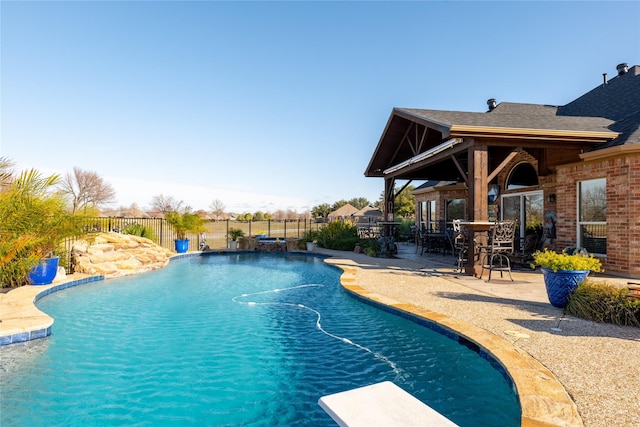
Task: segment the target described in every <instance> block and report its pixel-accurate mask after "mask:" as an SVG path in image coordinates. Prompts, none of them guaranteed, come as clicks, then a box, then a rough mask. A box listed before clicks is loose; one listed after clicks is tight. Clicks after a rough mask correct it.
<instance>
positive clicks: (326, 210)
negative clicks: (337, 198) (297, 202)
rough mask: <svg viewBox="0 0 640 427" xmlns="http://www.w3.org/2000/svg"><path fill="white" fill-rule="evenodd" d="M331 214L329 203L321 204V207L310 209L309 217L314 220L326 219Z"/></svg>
mask: <svg viewBox="0 0 640 427" xmlns="http://www.w3.org/2000/svg"><path fill="white" fill-rule="evenodd" d="M330 213H331V206H330V205H329V203H323V204H321V205H318V206H314V207H313V208H311V215H312V216H313V217H314V218H324V219H326V218H327V215H329V214H330Z"/></svg>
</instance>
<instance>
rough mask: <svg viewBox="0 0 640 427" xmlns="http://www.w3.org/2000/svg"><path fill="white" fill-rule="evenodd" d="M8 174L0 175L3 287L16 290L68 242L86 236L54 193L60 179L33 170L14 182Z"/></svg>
mask: <svg viewBox="0 0 640 427" xmlns="http://www.w3.org/2000/svg"><path fill="white" fill-rule="evenodd" d="M2 160H4V159H2ZM0 163H2V162H0ZM5 165H6V164H5ZM2 168H3V166H1V165H0V169H2ZM5 171H6V169H4V170H3V172H2V173H0V176H2V177H3V178H2V179H3V185H2V187H0V283H1V284H2V286H3V287H4V286H11V287H16V286H21V285H24V284H26V283H27V275H28V273H29V271H30V270H31V268H33V267H34V266H35V265H36V264H37V263H38V262H39V260H40V259H42V258H47V257H50V256H52V255H53V254H54V253H55V252H56V251H59V250H60V249H61V246H62V244H63V243H64V240H65V239H66V238H68V237H73V236H79V235H81V234H83V233H82V225H83V221H82V217H80V216H76V215H72V214H71V213H69V212H68V211H67V209H66V206H65V201H64V199H63V198H62V197H61V196H60V195H59V194H57V193H55V192H53V190H54V188H55V185H56V184H57V183H58V179H59V177H58V175H51V176H42V175H41V174H40V173H39V172H38V171H37V170H35V169H31V170H27V171H24V172H22V173H21V174H20V175H19V176H18V177H17V178H15V179H14V177H13V175H11V174H7V173H6V172H5Z"/></svg>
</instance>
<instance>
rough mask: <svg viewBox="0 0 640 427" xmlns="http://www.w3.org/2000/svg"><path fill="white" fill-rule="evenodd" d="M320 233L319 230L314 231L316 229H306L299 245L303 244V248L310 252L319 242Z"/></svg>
mask: <svg viewBox="0 0 640 427" xmlns="http://www.w3.org/2000/svg"><path fill="white" fill-rule="evenodd" d="M319 235H320V233H319V232H318V231H314V230H308V231H306V232H305V233H304V234H303V235H302V238H301V239H300V240H299V245H300V246H301V249H303V248H306V249H307V250H308V251H309V252H311V251H313V250H315V248H316V244H317V243H318V237H319Z"/></svg>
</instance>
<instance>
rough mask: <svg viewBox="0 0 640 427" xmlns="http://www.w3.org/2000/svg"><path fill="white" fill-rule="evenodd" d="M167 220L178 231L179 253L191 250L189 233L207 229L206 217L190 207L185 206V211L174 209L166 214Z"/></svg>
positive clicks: (177, 246)
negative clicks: (192, 210)
mask: <svg viewBox="0 0 640 427" xmlns="http://www.w3.org/2000/svg"><path fill="white" fill-rule="evenodd" d="M165 219H166V220H167V222H168V223H169V224H170V225H171V226H173V231H175V233H176V238H175V248H176V252H177V253H179V254H182V253H185V252H187V251H188V250H189V239H188V238H187V233H200V232H203V231H205V227H204V219H202V218H200V217H199V216H198V215H196V214H194V213H192V212H191V209H190V208H188V207H187V208H185V209H184V211H183V212H178V211H172V212H169V213H167V214H166V215H165Z"/></svg>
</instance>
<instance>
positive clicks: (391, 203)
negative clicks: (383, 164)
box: [383, 177, 396, 221]
mask: <svg viewBox="0 0 640 427" xmlns="http://www.w3.org/2000/svg"><path fill="white" fill-rule="evenodd" d="M395 185H396V179H395V178H394V177H389V178H385V179H384V207H383V212H384V218H385V221H393V211H394V208H395V203H396V200H395V195H394V194H393V189H394V187H395Z"/></svg>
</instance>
